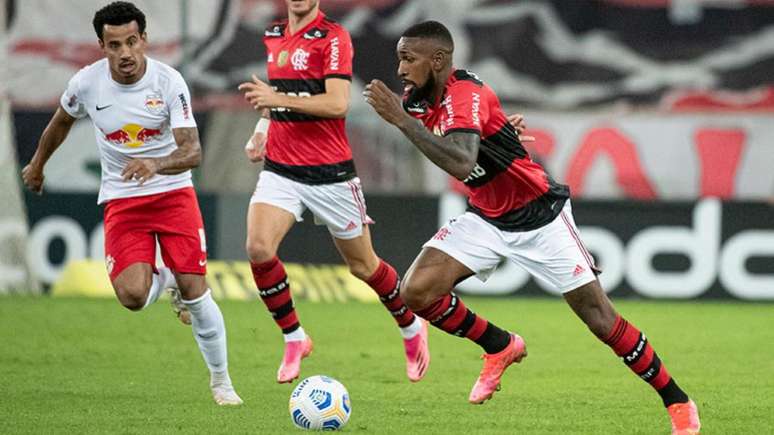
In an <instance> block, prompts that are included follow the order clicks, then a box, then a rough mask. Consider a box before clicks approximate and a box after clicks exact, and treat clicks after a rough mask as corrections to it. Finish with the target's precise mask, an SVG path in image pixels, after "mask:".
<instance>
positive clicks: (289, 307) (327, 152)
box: [240, 0, 430, 383]
mask: <svg viewBox="0 0 774 435" xmlns="http://www.w3.org/2000/svg"><path fill="white" fill-rule="evenodd" d="M285 2H286V4H287V8H288V19H286V20H282V21H279V22H276V23H273V24H272V25H270V26H269V27H268V28H267V29H266V32H265V33H264V43H265V45H266V51H267V56H268V59H267V61H268V77H269V83H268V84H267V83H264V82H262V81H261V80H259V79H257V78H256V77H255V76H253V81H252V82H250V83H243V84H242V85H240V89H241V90H243V91H244V92H245V98H246V99H247V100H248V101H249V102H250V103H251V104H252V105H253V106H254V107H255V108H256V109H258V110H260V111H262V113H263V117H262V118H261V120H260V121H259V122H258V125H257V126H256V131H255V133H254V135H253V137H252V138H251V140H250V141H249V142H248V144H247V146H246V147H245V149H246V152H247V155H248V158H250V159H251V160H253V161H259V160H262V159H264V158H265V166H264V171H263V172H262V173H261V176H260V180H259V181H258V185H257V187H256V189H255V192H254V194H253V197H252V199H251V201H250V208H249V211H248V217H247V233H248V234H247V253H248V256H249V257H250V262H251V266H252V271H253V277H254V278H255V283H256V286H257V287H258V290H259V294H260V296H261V299H262V300H263V302H264V303H265V304H266V307H267V308H268V309H269V311H270V312H271V314H272V317H273V318H274V320H275V322H276V323H277V325H278V326H279V327H280V329H282V332H283V334H284V337H285V343H286V344H285V354H284V356H283V359H282V363H281V364H280V368H279V370H278V372H277V381H278V382H281V383H284V382H291V381H292V380H293V379H295V378H297V377H298V375H299V371H300V363H301V359H302V358H304V357H306V356H307V355H309V353H310V352H311V351H312V340H311V339H310V338H309V336H307V335H306V333H305V331H304V329H303V328H302V327H301V325H300V323H299V321H298V315H297V314H296V311H295V309H294V307H293V300H292V297H291V293H290V284H289V283H288V279H287V274H286V273H285V268H284V267H283V265H282V262H281V261H280V260H279V258H277V249H278V247H279V244H280V243H281V242H282V239H283V238H284V237H285V235H286V234H287V233H288V231H290V228H291V227H292V226H293V224H294V223H295V222H297V221H301V219H302V218H301V216H302V214H303V212H304V211H305V210H307V209H308V210H310V211H311V212H312V213H313V214H314V216H315V221H316V222H318V223H320V224H324V225H326V226H327V227H328V231H329V232H330V233H331V236H332V237H333V242H334V244H335V245H336V248H337V249H338V250H339V252H340V253H341V255H342V257H343V258H344V261H345V262H346V263H347V265H348V266H349V270H350V271H351V272H352V274H353V275H355V276H356V277H358V278H360V279H361V280H363V281H365V282H366V283H368V285H369V286H370V287H371V288H373V289H374V291H375V292H376V293H377V294H378V295H379V299H380V300H381V301H382V303H383V304H384V306H385V307H386V308H387V310H388V311H389V312H390V314H391V315H392V316H393V318H394V319H395V321H396V323H397V324H398V326H399V328H400V332H401V335H402V336H403V340H404V347H405V351H406V372H407V375H408V377H409V379H410V380H411V381H413V382H416V381H419V380H420V379H421V378H422V377H423V376H424V374H425V372H426V370H427V367H428V364H429V362H430V354H429V352H428V349H427V322H425V321H424V320H422V319H421V318H419V317H417V316H415V315H414V313H413V312H412V311H411V310H409V309H408V308H407V307H406V305H405V304H404V303H403V301H402V300H401V298H400V296H399V279H398V274H397V273H396V271H395V269H394V268H393V267H392V266H390V265H389V264H388V263H387V262H385V261H384V260H382V259H380V258H379V257H378V256H377V255H376V253H375V252H374V249H373V246H372V244H371V235H370V233H369V229H368V228H369V227H368V225H369V224H372V223H373V221H372V220H371V218H370V217H369V216H368V215H367V214H366V206H365V200H364V198H363V193H362V190H361V187H360V179H359V178H358V177H357V174H356V173H355V165H354V162H353V161H352V151H351V150H350V147H349V142H348V141H347V136H346V132H345V128H344V120H345V116H346V114H347V110H348V108H349V99H350V91H349V86H350V82H351V80H352V57H353V49H352V41H351V38H350V36H349V33H348V32H347V30H346V29H344V27H342V26H341V25H340V24H338V23H336V22H335V21H333V20H331V19H330V18H328V17H326V16H325V14H324V13H323V12H322V11H320V9H319V4H318V1H317V0H285ZM267 117H269V118H270V120H269V119H267Z"/></svg>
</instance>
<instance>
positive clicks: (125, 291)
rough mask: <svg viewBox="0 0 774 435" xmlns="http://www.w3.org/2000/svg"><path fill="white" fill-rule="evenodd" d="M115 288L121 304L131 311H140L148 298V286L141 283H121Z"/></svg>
mask: <svg viewBox="0 0 774 435" xmlns="http://www.w3.org/2000/svg"><path fill="white" fill-rule="evenodd" d="M115 290H116V296H118V301H119V302H121V305H123V306H124V307H125V308H127V309H129V310H131V311H140V310H141V309H143V307H144V306H145V301H146V299H147V298H148V293H149V286H143V283H137V284H122V285H117V286H115Z"/></svg>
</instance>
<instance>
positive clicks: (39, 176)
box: [22, 106, 76, 193]
mask: <svg viewBox="0 0 774 435" xmlns="http://www.w3.org/2000/svg"><path fill="white" fill-rule="evenodd" d="M75 120H76V118H74V117H72V116H70V115H69V114H68V113H67V112H66V111H65V110H64V109H63V108H62V107H61V106H60V107H58V108H57V109H56V112H54V116H52V117H51V120H50V121H49V122H48V125H47V126H46V129H45V130H43V134H42V135H41V136H40V140H39V141H38V148H37V149H36V150H35V154H34V155H33V156H32V159H31V160H30V162H29V163H28V164H27V165H26V166H25V167H24V168H23V169H22V179H23V180H24V184H25V185H26V186H27V187H28V188H29V189H30V190H31V191H33V192H35V193H41V192H42V191H43V178H44V176H43V167H44V166H46V162H48V159H49V158H51V156H52V155H53V154H54V151H56V150H57V148H59V146H60V145H62V142H64V140H65V138H66V137H67V134H68V133H69V132H70V129H71V128H72V126H73V124H74V123H75Z"/></svg>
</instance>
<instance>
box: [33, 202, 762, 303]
mask: <svg viewBox="0 0 774 435" xmlns="http://www.w3.org/2000/svg"><path fill="white" fill-rule="evenodd" d="M44 199H45V201H44ZM27 200H28V201H27V204H28V207H29V216H30V221H31V225H30V227H31V231H30V237H29V241H28V243H29V246H28V250H29V252H30V254H31V255H33V256H34V258H36V259H37V260H36V261H34V262H33V263H32V267H33V268H35V270H34V272H35V275H36V276H38V277H39V278H40V279H41V280H42V281H43V282H44V283H45V284H47V285H49V286H52V285H53V286H54V287H55V288H56V284H57V282H58V281H59V280H60V279H62V273H63V271H65V270H66V266H67V265H68V264H69V263H70V262H72V261H79V260H84V259H93V260H95V261H96V262H99V263H100V264H99V265H97V266H94V264H91V265H88V266H85V267H87V268H86V269H84V270H90V271H93V270H100V271H101V270H103V269H102V268H104V264H103V257H104V253H103V252H104V251H103V243H104V242H103V235H102V221H101V219H102V218H101V211H100V210H99V208H98V207H97V206H96V205H95V202H96V195H93V194H89V195H87V194H53V193H52V194H48V195H47V196H45V197H44V198H39V197H37V196H31V195H29V196H27ZM367 200H368V206H369V210H368V212H369V215H370V216H372V217H373V218H374V219H375V220H376V221H377V223H376V224H375V226H374V227H373V228H372V235H373V239H374V246H375V248H376V251H377V252H378V254H379V255H380V256H381V257H383V258H385V259H387V260H388V261H390V262H391V263H392V264H394V265H395V267H396V268H397V269H398V270H399V271H400V273H401V274H402V273H404V272H405V271H406V269H407V268H408V267H409V265H410V264H411V262H412V261H413V259H414V257H415V256H416V255H417V254H418V253H419V251H420V249H421V246H422V244H423V243H424V242H425V241H427V240H428V239H430V238H431V237H432V236H433V235H434V234H435V232H436V230H437V228H438V227H439V225H441V224H442V223H444V222H446V220H448V219H450V218H452V217H455V216H457V215H459V214H461V213H462V212H464V210H465V201H464V198H462V197H461V196H459V195H457V194H454V193H449V194H446V195H443V196H441V197H440V198H437V197H427V196H398V195H371V196H369V197H368V198H367ZM247 202H248V196H247V195H245V196H233V197H229V196H224V195H220V196H212V195H200V204H201V206H202V211H203V215H204V221H205V227H206V229H207V239H208V247H209V249H210V251H209V255H210V258H211V259H213V260H215V259H217V260H224V261H221V262H213V265H212V267H211V268H210V270H209V273H208V279H209V280H210V281H211V285H212V286H213V288H215V289H216V290H217V292H218V294H219V295H223V296H228V297H237V298H253V297H254V296H255V295H254V288H253V287H254V286H253V282H252V279H251V278H250V274H249V270H248V267H247V263H246V262H245V254H244V234H245V229H244V213H245V211H246V207H247ZM89 211H91V212H89ZM573 213H574V215H575V218H576V222H578V225H579V228H580V231H581V237H582V238H583V240H584V242H585V244H586V245H587V247H588V249H589V250H590V251H591V253H592V254H593V255H594V256H595V258H596V260H597V263H598V265H599V266H600V267H601V268H602V269H603V273H602V275H600V279H601V281H602V284H603V286H604V287H605V288H606V290H607V291H609V292H610V293H611V294H612V295H614V296H623V297H628V296H639V297H645V298H668V299H695V298H737V299H743V300H774V261H772V259H774V229H773V228H772V226H771V222H772V221H774V205H769V204H765V203H748V202H739V201H735V202H722V201H720V200H718V199H703V200H700V201H698V202H655V203H653V202H640V201H575V202H573ZM312 221H313V219H311V217H310V216H307V219H306V220H305V221H304V222H303V223H300V224H298V225H297V226H296V228H294V230H293V231H291V232H290V234H289V236H288V238H287V239H286V241H285V243H283V245H282V247H281V249H280V256H281V257H282V258H283V260H285V261H287V262H289V263H293V264H294V265H293V270H294V274H295V275H294V276H296V277H297V279H298V280H301V283H300V284H299V285H301V286H302V287H303V288H304V290H303V292H304V294H306V295H307V296H308V297H310V298H318V299H321V300H327V299H330V300H338V299H342V298H343V299H361V300H362V299H367V296H368V292H367V291H364V290H363V289H366V290H367V288H365V287H363V286H362V285H360V284H362V283H360V282H359V281H357V280H356V279H354V278H352V277H351V276H350V275H349V273H348V272H347V270H346V267H344V266H343V265H341V264H342V263H341V260H340V259H339V256H338V254H337V252H336V250H335V248H334V246H333V243H331V241H330V235H329V234H328V231H327V230H325V229H324V228H323V227H319V226H315V225H314V224H313V222H312ZM334 264H338V265H340V266H330V265H334ZM95 268H96V269H95ZM86 275H90V276H94V273H82V274H80V275H79V274H76V275H72V276H75V277H78V278H77V279H73V278H72V276H71V277H70V280H69V281H68V284H67V285H69V286H70V288H71V290H70V291H73V292H74V291H76V290H79V291H85V290H86V287H88V285H87V284H86V283H87V282H88V280H84V279H82V277H84V276H86ZM103 275H104V273H103ZM73 283H75V284H73ZM106 283H107V282H106V281H105V282H104V283H103V284H102V288H105V284H106ZM72 289H75V290H72ZM107 289H108V294H109V287H108V288H107ZM459 290H460V291H462V292H467V293H472V294H487V295H547V294H548V295H557V292H556V290H555V289H553V288H551V287H550V286H547V285H545V284H543V283H540V282H535V281H533V280H532V279H531V278H530V277H529V275H528V274H527V273H526V272H525V271H524V270H522V269H520V268H519V267H518V266H515V265H513V264H511V263H504V264H502V265H501V266H500V268H499V269H498V271H497V272H496V273H494V274H493V275H492V276H491V277H490V278H489V280H488V281H487V282H486V283H482V282H481V281H479V280H478V279H477V278H475V277H474V278H470V279H468V280H467V281H465V282H463V283H461V284H460V286H459ZM326 295H327V296H326ZM326 298H327V299H326Z"/></svg>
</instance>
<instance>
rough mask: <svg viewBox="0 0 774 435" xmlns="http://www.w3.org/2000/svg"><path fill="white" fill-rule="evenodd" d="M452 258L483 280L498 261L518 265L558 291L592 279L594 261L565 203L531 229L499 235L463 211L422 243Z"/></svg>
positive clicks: (472, 214) (570, 210)
mask: <svg viewBox="0 0 774 435" xmlns="http://www.w3.org/2000/svg"><path fill="white" fill-rule="evenodd" d="M424 247H426V248H435V249H438V250H440V251H443V252H445V253H446V254H448V255H450V256H451V257H453V258H454V259H455V260H457V261H459V262H460V263H462V264H464V265H465V266H467V267H468V269H470V270H472V271H473V272H475V273H476V276H477V277H478V278H479V279H480V280H481V281H486V280H487V278H489V275H491V274H492V272H494V271H495V269H496V268H497V266H498V265H499V264H500V262H501V261H502V260H510V261H513V262H514V263H516V264H518V265H520V266H521V267H523V268H524V269H525V270H527V272H529V273H530V274H531V275H532V276H533V277H535V278H536V279H539V280H541V281H544V282H546V283H548V284H550V285H553V286H555V287H556V288H557V289H559V291H561V292H562V293H566V292H568V291H570V290H574V289H576V288H578V287H580V286H582V285H584V284H588V283H589V282H591V281H594V280H595V279H596V273H595V270H597V269H596V266H595V265H594V259H593V258H592V256H591V254H590V253H589V252H588V251H587V250H586V247H585V246H583V243H582V242H581V240H580V236H579V235H578V228H577V227H576V226H575V221H574V219H573V217H572V207H571V205H570V200H567V202H566V203H565V205H564V208H563V209H562V212H561V213H560V214H559V216H558V217H557V218H556V219H554V220H553V221H552V222H551V223H549V224H548V225H545V226H543V227H541V228H538V229H536V230H532V231H524V232H509V231H502V230H500V229H498V228H497V227H495V226H494V225H492V224H490V223H488V222H486V221H485V220H483V219H481V218H480V217H479V216H477V215H476V214H474V213H471V212H466V213H465V214H463V215H462V216H460V217H458V218H456V219H452V220H451V221H449V223H447V224H446V225H444V226H443V227H442V228H441V229H440V230H438V232H437V233H436V234H435V236H433V238H432V239H430V240H429V241H428V242H427V243H425V244H424Z"/></svg>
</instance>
